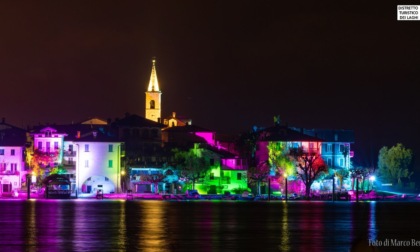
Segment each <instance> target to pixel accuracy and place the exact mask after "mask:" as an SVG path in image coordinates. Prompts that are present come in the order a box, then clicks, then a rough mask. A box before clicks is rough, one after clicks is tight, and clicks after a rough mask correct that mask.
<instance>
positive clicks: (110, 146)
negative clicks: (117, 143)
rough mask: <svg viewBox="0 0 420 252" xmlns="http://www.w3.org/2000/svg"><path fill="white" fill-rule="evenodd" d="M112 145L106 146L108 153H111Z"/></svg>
mask: <svg viewBox="0 0 420 252" xmlns="http://www.w3.org/2000/svg"><path fill="white" fill-rule="evenodd" d="M113 147H114V146H113V145H112V144H110V145H108V152H113Z"/></svg>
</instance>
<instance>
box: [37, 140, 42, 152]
mask: <svg viewBox="0 0 420 252" xmlns="http://www.w3.org/2000/svg"><path fill="white" fill-rule="evenodd" d="M38 150H42V142H38Z"/></svg>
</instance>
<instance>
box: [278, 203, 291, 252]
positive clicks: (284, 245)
mask: <svg viewBox="0 0 420 252" xmlns="http://www.w3.org/2000/svg"><path fill="white" fill-rule="evenodd" d="M283 204H284V205H283V214H282V221H281V223H282V226H281V243H280V246H279V249H280V251H290V244H289V225H288V222H289V221H288V212H287V211H288V207H287V206H288V203H286V202H284V203H283Z"/></svg>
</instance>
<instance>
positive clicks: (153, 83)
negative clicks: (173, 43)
mask: <svg viewBox="0 0 420 252" xmlns="http://www.w3.org/2000/svg"><path fill="white" fill-rule="evenodd" d="M152 62H153V66H152V74H151V75H150V82H149V87H148V88H147V91H148V92H160V91H159V83H158V79H157V74H156V59H155V58H153V60H152Z"/></svg>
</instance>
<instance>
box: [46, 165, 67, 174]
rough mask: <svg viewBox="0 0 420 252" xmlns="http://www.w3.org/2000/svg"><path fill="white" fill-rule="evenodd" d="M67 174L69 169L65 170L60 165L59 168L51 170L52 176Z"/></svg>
mask: <svg viewBox="0 0 420 252" xmlns="http://www.w3.org/2000/svg"><path fill="white" fill-rule="evenodd" d="M66 173H67V169H65V168H64V167H63V165H58V166H57V167H54V168H52V169H51V172H50V175H51V174H66Z"/></svg>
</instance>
